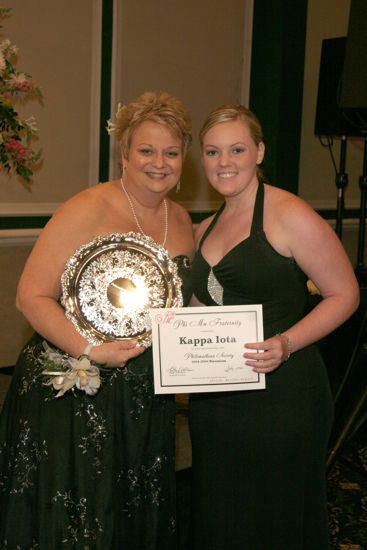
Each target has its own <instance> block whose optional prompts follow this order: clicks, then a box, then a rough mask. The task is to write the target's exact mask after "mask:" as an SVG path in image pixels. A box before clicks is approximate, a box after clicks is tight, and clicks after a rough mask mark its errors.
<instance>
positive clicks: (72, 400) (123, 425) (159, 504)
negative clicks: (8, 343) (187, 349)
mask: <svg viewBox="0 0 367 550" xmlns="http://www.w3.org/2000/svg"><path fill="white" fill-rule="evenodd" d="M174 260H175V262H176V263H177V264H178V268H179V274H180V277H181V279H182V281H183V286H182V290H183V295H184V302H185V303H186V304H187V302H188V299H189V298H190V288H189V267H188V259H187V258H186V257H184V256H178V257H177V258H175V259H174ZM42 344H43V338H41V337H40V336H39V335H38V334H35V335H34V336H33V337H32V339H31V340H30V341H29V342H28V344H27V345H26V346H25V348H24V349H23V351H22V352H21V354H20V357H19V359H18V362H17V365H16V368H15V371H14V375H13V378H12V382H11V386H10V388H9V391H8V394H7V397H6V401H5V404H4V408H3V410H2V414H1V421H0V509H1V519H0V548H1V549H2V550H3V549H9V550H10V549H11V550H13V549H21V550H25V549H27V550H30V549H36V548H37V549H41V550H51V549H52V550H56V549H65V550H69V549H78V550H79V549H83V550H86V549H88V550H112V549H113V550H121V549H124V550H174V549H176V547H177V546H176V538H177V537H176V535H177V533H176V513H175V508H176V493H175V411H176V409H175V401H174V397H173V396H154V390H153V372H152V352H151V348H148V349H147V350H146V351H145V352H144V353H143V354H142V355H140V356H138V357H137V358H135V359H131V360H130V361H129V362H128V363H127V364H126V366H125V367H124V368H122V369H118V368H113V369H112V368H111V369H108V368H102V367H101V369H100V370H101V373H100V374H101V380H102V385H101V388H100V389H99V391H98V392H97V393H96V394H95V395H94V396H88V395H86V394H85V393H84V392H81V391H79V390H76V389H73V390H70V391H68V392H67V393H66V394H65V395H64V396H62V397H59V398H56V397H55V396H56V392H55V391H54V390H53V389H52V388H51V387H50V386H45V385H44V384H43V383H44V382H45V376H43V375H42V374H41V370H42V369H41V368H40V365H39V361H38V358H39V355H40V353H41V352H42V351H44V350H43V345H42Z"/></svg>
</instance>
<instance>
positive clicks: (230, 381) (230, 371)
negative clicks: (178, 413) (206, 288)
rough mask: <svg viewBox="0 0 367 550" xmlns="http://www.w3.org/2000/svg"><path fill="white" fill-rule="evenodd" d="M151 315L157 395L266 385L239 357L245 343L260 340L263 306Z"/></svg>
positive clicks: (155, 311) (153, 311) (170, 310)
mask: <svg viewBox="0 0 367 550" xmlns="http://www.w3.org/2000/svg"><path fill="white" fill-rule="evenodd" d="M150 317H151V321H152V342H153V369H154V391H155V393H156V394H164V393H198V392H219V391H220V392H223V391H234V390H237V391H238V390H255V389H263V388H265V375H264V374H263V373H258V372H254V371H253V370H252V367H250V366H249V365H246V364H245V361H246V359H245V358H244V357H243V354H244V353H245V351H246V350H245V348H244V344H245V343H246V342H261V341H262V340H263V339H264V338H263V318H262V306H261V305H249V306H213V307H185V308H182V307H178V308H165V309H163V308H157V309H151V310H150Z"/></svg>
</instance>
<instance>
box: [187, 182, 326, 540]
mask: <svg viewBox="0 0 367 550" xmlns="http://www.w3.org/2000/svg"><path fill="white" fill-rule="evenodd" d="M263 200H264V187H263V184H260V185H259V188H258V192H257V196H256V203H255V208H254V214H253V220H252V227H251V232H250V236H249V237H248V238H247V239H245V240H243V241H242V242H240V243H239V244H237V245H236V246H234V247H233V249H232V250H230V251H229V252H228V253H227V254H226V255H225V256H224V257H223V258H222V259H221V260H220V261H219V262H218V263H217V264H216V265H215V266H213V267H211V266H210V265H209V264H208V263H207V262H206V260H205V258H204V257H203V255H202V253H201V247H202V243H203V242H204V240H205V239H206V237H207V236H208V235H209V233H210V231H211V230H212V228H213V227H214V225H215V223H216V221H217V220H218V218H219V216H220V215H221V212H222V210H223V207H222V208H221V209H220V210H219V211H218V213H217V214H216V216H215V217H214V219H213V220H212V222H211V224H210V225H209V227H208V229H207V231H206V232H205V233H204V235H203V237H202V240H201V242H200V246H199V249H198V251H197V253H196V255H195V258H194V261H193V263H192V269H191V276H192V287H193V292H194V294H195V295H196V297H197V298H198V300H199V301H200V302H201V303H203V304H206V305H207V306H212V305H216V302H218V299H220V300H222V303H223V304H224V305H241V304H263V319H264V336H265V339H266V338H269V337H270V336H272V335H274V334H276V333H278V332H284V331H286V330H287V329H288V328H289V327H290V326H292V325H293V324H294V323H296V322H297V321H298V320H299V319H301V318H302V317H303V316H304V315H305V312H306V310H307V307H308V291H307V277H306V276H305V274H304V273H303V272H302V271H301V269H300V268H299V267H298V266H297V264H296V263H295V261H294V260H293V259H292V258H287V257H284V256H281V255H280V254H279V253H277V252H276V251H275V250H274V249H273V248H272V246H271V245H270V243H269V242H268V241H267V239H266V235H265V233H264V231H263V226H262V223H263ZM212 273H213V275H214V277H215V280H214V279H213V275H212ZM215 281H217V283H218V284H217V283H216V282H215ZM218 285H220V287H221V288H222V292H220V293H219V292H218ZM244 343H245V342H244ZM189 419H190V432H191V440H192V446H193V542H194V545H193V548H195V550H201V549H204V548H208V549H209V548H210V550H223V549H224V548H225V549H226V550H247V549H248V550H316V548H317V550H326V549H327V548H328V522H327V513H326V482H325V457H326V451H327V441H328V437H329V433H330V427H331V422H332V399H331V393H330V389H329V381H328V378H327V373H326V369H325V367H324V364H323V361H322V358H321V355H320V353H319V350H318V348H317V346H315V345H312V346H309V347H307V348H304V349H302V350H300V351H298V352H296V353H293V354H292V355H291V357H290V358H289V360H288V361H286V362H285V363H283V364H282V365H281V366H280V367H279V368H278V369H277V370H276V371H274V372H273V373H271V374H268V375H266V389H265V390H252V391H243V392H227V393H211V394H193V395H192V396H191V398H190V412H189Z"/></svg>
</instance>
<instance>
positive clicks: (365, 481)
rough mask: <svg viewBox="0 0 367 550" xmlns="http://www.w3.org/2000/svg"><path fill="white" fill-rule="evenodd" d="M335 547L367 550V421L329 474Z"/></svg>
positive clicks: (341, 452) (346, 444)
mask: <svg viewBox="0 0 367 550" xmlns="http://www.w3.org/2000/svg"><path fill="white" fill-rule="evenodd" d="M328 505H329V525H330V539H331V548H332V549H333V550H366V549H367V421H366V420H364V422H363V424H362V425H361V426H360V427H359V429H357V431H356V432H355V433H354V434H352V435H351V437H350V438H349V440H347V441H346V442H345V443H344V445H343V446H342V447H341V449H340V451H339V453H338V454H337V456H336V459H335V461H334V463H333V464H332V465H331V467H330V469H329V472H328Z"/></svg>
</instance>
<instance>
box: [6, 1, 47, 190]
mask: <svg viewBox="0 0 367 550" xmlns="http://www.w3.org/2000/svg"><path fill="white" fill-rule="evenodd" d="M10 12H11V8H1V7H0V20H2V19H4V18H5V17H8V16H9V15H10ZM0 28H1V27H0ZM17 54H18V48H17V47H16V46H15V45H13V44H12V43H11V42H10V40H9V39H8V38H1V37H0V168H3V169H5V170H6V171H7V172H8V173H11V172H13V173H16V174H17V175H18V176H20V177H21V178H22V179H23V181H25V182H26V183H27V184H29V183H31V177H32V176H33V172H34V170H35V168H36V166H37V164H38V163H39V161H40V159H41V151H34V150H33V149H32V148H31V145H30V144H31V141H32V139H34V138H35V136H36V134H37V131H38V130H37V127H36V121H35V119H34V117H33V116H32V117H29V118H27V119H22V118H21V117H20V115H19V114H18V112H17V111H16V110H15V103H16V102H17V101H18V102H20V103H24V102H25V101H27V100H29V99H37V100H39V101H42V94H41V91H40V89H39V88H38V87H37V86H36V85H35V84H34V82H33V80H32V78H31V76H30V75H29V74H27V73H24V72H19V71H18V70H17V69H16V68H15V66H14V63H15V60H16V57H17Z"/></svg>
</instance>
